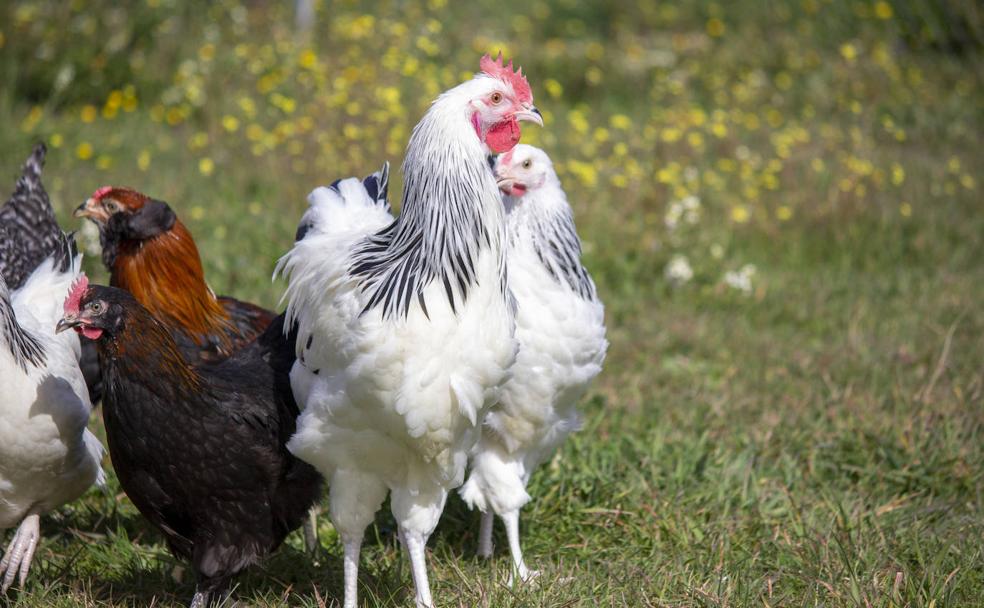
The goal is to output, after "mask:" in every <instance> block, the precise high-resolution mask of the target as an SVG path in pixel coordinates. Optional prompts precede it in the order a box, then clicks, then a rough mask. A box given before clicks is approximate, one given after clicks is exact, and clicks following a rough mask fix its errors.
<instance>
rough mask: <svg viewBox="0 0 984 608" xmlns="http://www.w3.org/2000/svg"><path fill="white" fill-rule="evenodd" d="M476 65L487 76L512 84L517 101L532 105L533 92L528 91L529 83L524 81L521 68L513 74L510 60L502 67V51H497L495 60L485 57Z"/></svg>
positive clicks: (488, 56)
mask: <svg viewBox="0 0 984 608" xmlns="http://www.w3.org/2000/svg"><path fill="white" fill-rule="evenodd" d="M478 65H479V67H481V68H482V71H483V72H485V73H486V74H488V75H489V76H491V77H493V78H498V79H500V80H503V81H505V82H508V83H510V84H512V87H513V91H515V92H516V97H518V98H519V101H521V102H525V103H533V91H532V89H530V83H529V82H527V81H526V76H523V68H519V69H518V70H516V71H515V72H513V62H512V59H510V60H509V63H508V64H506V65H503V64H502V51H499V57H498V58H496V59H495V60H493V59H492V56H491V55H485V56H484V57H482V61H480V62H479V64H478Z"/></svg>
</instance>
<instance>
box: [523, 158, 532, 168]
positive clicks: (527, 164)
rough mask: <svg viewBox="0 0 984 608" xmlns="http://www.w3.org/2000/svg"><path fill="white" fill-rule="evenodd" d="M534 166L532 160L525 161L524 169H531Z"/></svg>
mask: <svg viewBox="0 0 984 608" xmlns="http://www.w3.org/2000/svg"><path fill="white" fill-rule="evenodd" d="M532 166H533V161H531V160H530V159H528V158H527V159H526V160H524V161H523V168H524V169H529V168H530V167H532Z"/></svg>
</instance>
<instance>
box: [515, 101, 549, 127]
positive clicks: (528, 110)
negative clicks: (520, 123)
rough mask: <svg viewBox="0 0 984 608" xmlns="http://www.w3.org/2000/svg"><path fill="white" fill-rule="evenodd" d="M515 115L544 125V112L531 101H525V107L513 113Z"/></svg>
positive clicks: (518, 118)
mask: <svg viewBox="0 0 984 608" xmlns="http://www.w3.org/2000/svg"><path fill="white" fill-rule="evenodd" d="M513 117H514V118H515V119H516V120H528V121H530V122H535V123H536V124H538V125H540V126H541V127H542V126H543V114H540V110H537V109H536V106H535V105H533V104H531V103H524V104H523V109H522V110H520V111H519V112H516V113H515V114H513Z"/></svg>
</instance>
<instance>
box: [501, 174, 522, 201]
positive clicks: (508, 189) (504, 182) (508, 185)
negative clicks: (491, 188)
mask: <svg viewBox="0 0 984 608" xmlns="http://www.w3.org/2000/svg"><path fill="white" fill-rule="evenodd" d="M495 185H496V186H498V187H499V191H500V192H502V193H503V194H508V195H509V196H516V197H520V196H522V195H523V194H525V193H526V184H524V183H523V182H521V181H519V180H518V179H516V178H515V177H513V176H511V175H501V174H496V176H495Z"/></svg>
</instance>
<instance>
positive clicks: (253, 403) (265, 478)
mask: <svg viewBox="0 0 984 608" xmlns="http://www.w3.org/2000/svg"><path fill="white" fill-rule="evenodd" d="M283 319H284V317H283V315H281V316H279V317H277V319H275V320H274V322H273V323H272V324H271V325H270V327H268V328H267V330H266V331H265V332H264V333H263V334H261V335H260V336H259V337H258V338H257V339H256V340H255V341H254V342H253V343H251V344H250V345H248V346H246V347H244V348H242V349H240V350H239V351H237V352H236V353H234V354H233V355H232V356H231V357H229V358H227V359H225V360H224V361H222V362H219V363H200V364H197V365H194V364H190V363H188V362H187V360H186V359H185V358H184V357H183V356H182V354H181V353H180V352H179V350H178V347H177V345H176V343H175V341H174V338H173V337H172V335H171V332H170V331H169V329H168V328H167V327H166V326H165V325H164V324H163V323H161V322H159V321H158V320H156V319H155V318H154V317H153V316H152V315H151V314H150V312H149V311H148V310H147V309H146V308H144V307H143V306H142V305H141V304H140V303H139V302H137V300H136V299H135V298H134V297H133V295H131V294H130V293H128V292H126V291H123V290H121V289H117V288H114V287H104V286H91V287H90V286H88V282H87V280H86V279H85V278H84V275H83V278H82V279H80V281H79V283H78V284H77V285H75V286H74V287H73V290H72V292H71V294H70V295H69V299H68V300H67V301H66V304H65V316H64V318H63V319H62V320H61V321H60V322H59V324H58V329H59V331H62V330H64V329H67V328H69V327H71V328H75V329H76V331H78V332H79V333H81V334H82V335H84V336H86V337H88V338H90V339H92V340H94V341H95V343H96V346H97V349H98V352H99V360H100V365H101V366H102V372H103V383H104V391H105V394H104V397H103V407H104V412H103V418H104V421H105V425H106V438H107V441H108V444H109V452H110V457H111V458H112V461H113V467H114V469H115V470H116V474H117V476H118V477H119V480H120V485H121V486H122V488H123V490H124V491H125V492H126V494H127V496H129V497H130V500H132V501H133V503H134V505H136V507H137V509H139V510H140V512H141V513H142V514H143V515H144V516H145V517H147V519H149V520H150V522H151V523H152V524H153V525H154V526H155V527H156V528H157V529H158V530H160V532H161V534H163V535H164V538H165V539H166V541H167V544H168V545H169V547H170V549H171V551H172V552H173V553H174V554H175V555H176V556H179V557H182V558H185V559H188V560H190V561H191V563H192V565H193V567H194V569H195V572H196V573H197V577H198V578H197V589H196V593H195V597H194V599H193V601H192V604H191V605H192V606H193V607H194V608H199V607H204V606H207V605H209V604H210V602H213V601H216V600H217V599H219V597H220V596H221V595H222V594H223V592H225V591H226V589H227V588H228V585H229V583H230V580H231V578H232V577H233V576H235V575H236V574H237V573H238V572H240V571H241V570H243V569H244V568H246V567H247V566H249V565H250V564H253V563H255V562H257V561H258V560H260V559H261V558H263V557H264V556H265V555H267V554H269V553H270V552H271V551H273V550H275V549H276V548H277V547H278V546H279V545H280V544H281V542H282V541H283V540H284V537H286V536H287V534H288V533H289V532H290V531H291V530H294V529H295V528H297V527H298V526H300V525H301V523H302V521H303V520H304V517H305V514H306V513H307V512H308V509H309V508H310V507H311V505H312V504H314V503H315V501H316V500H317V499H318V497H319V496H320V492H321V477H320V475H319V474H318V473H317V472H316V471H315V470H314V469H313V468H312V467H311V466H310V465H308V464H307V463H304V462H302V461H300V460H298V459H297V458H295V457H294V456H293V455H292V454H291V453H290V452H288V451H287V448H286V447H285V445H284V444H285V443H286V441H287V440H288V439H289V438H290V437H291V435H292V434H293V433H294V429H295V419H296V417H297V415H298V408H297V404H296V403H295V402H294V398H293V395H292V393H291V390H290V380H289V377H288V375H289V372H290V367H291V365H292V363H293V356H294V343H293V336H288V337H285V336H284V333H283Z"/></svg>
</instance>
